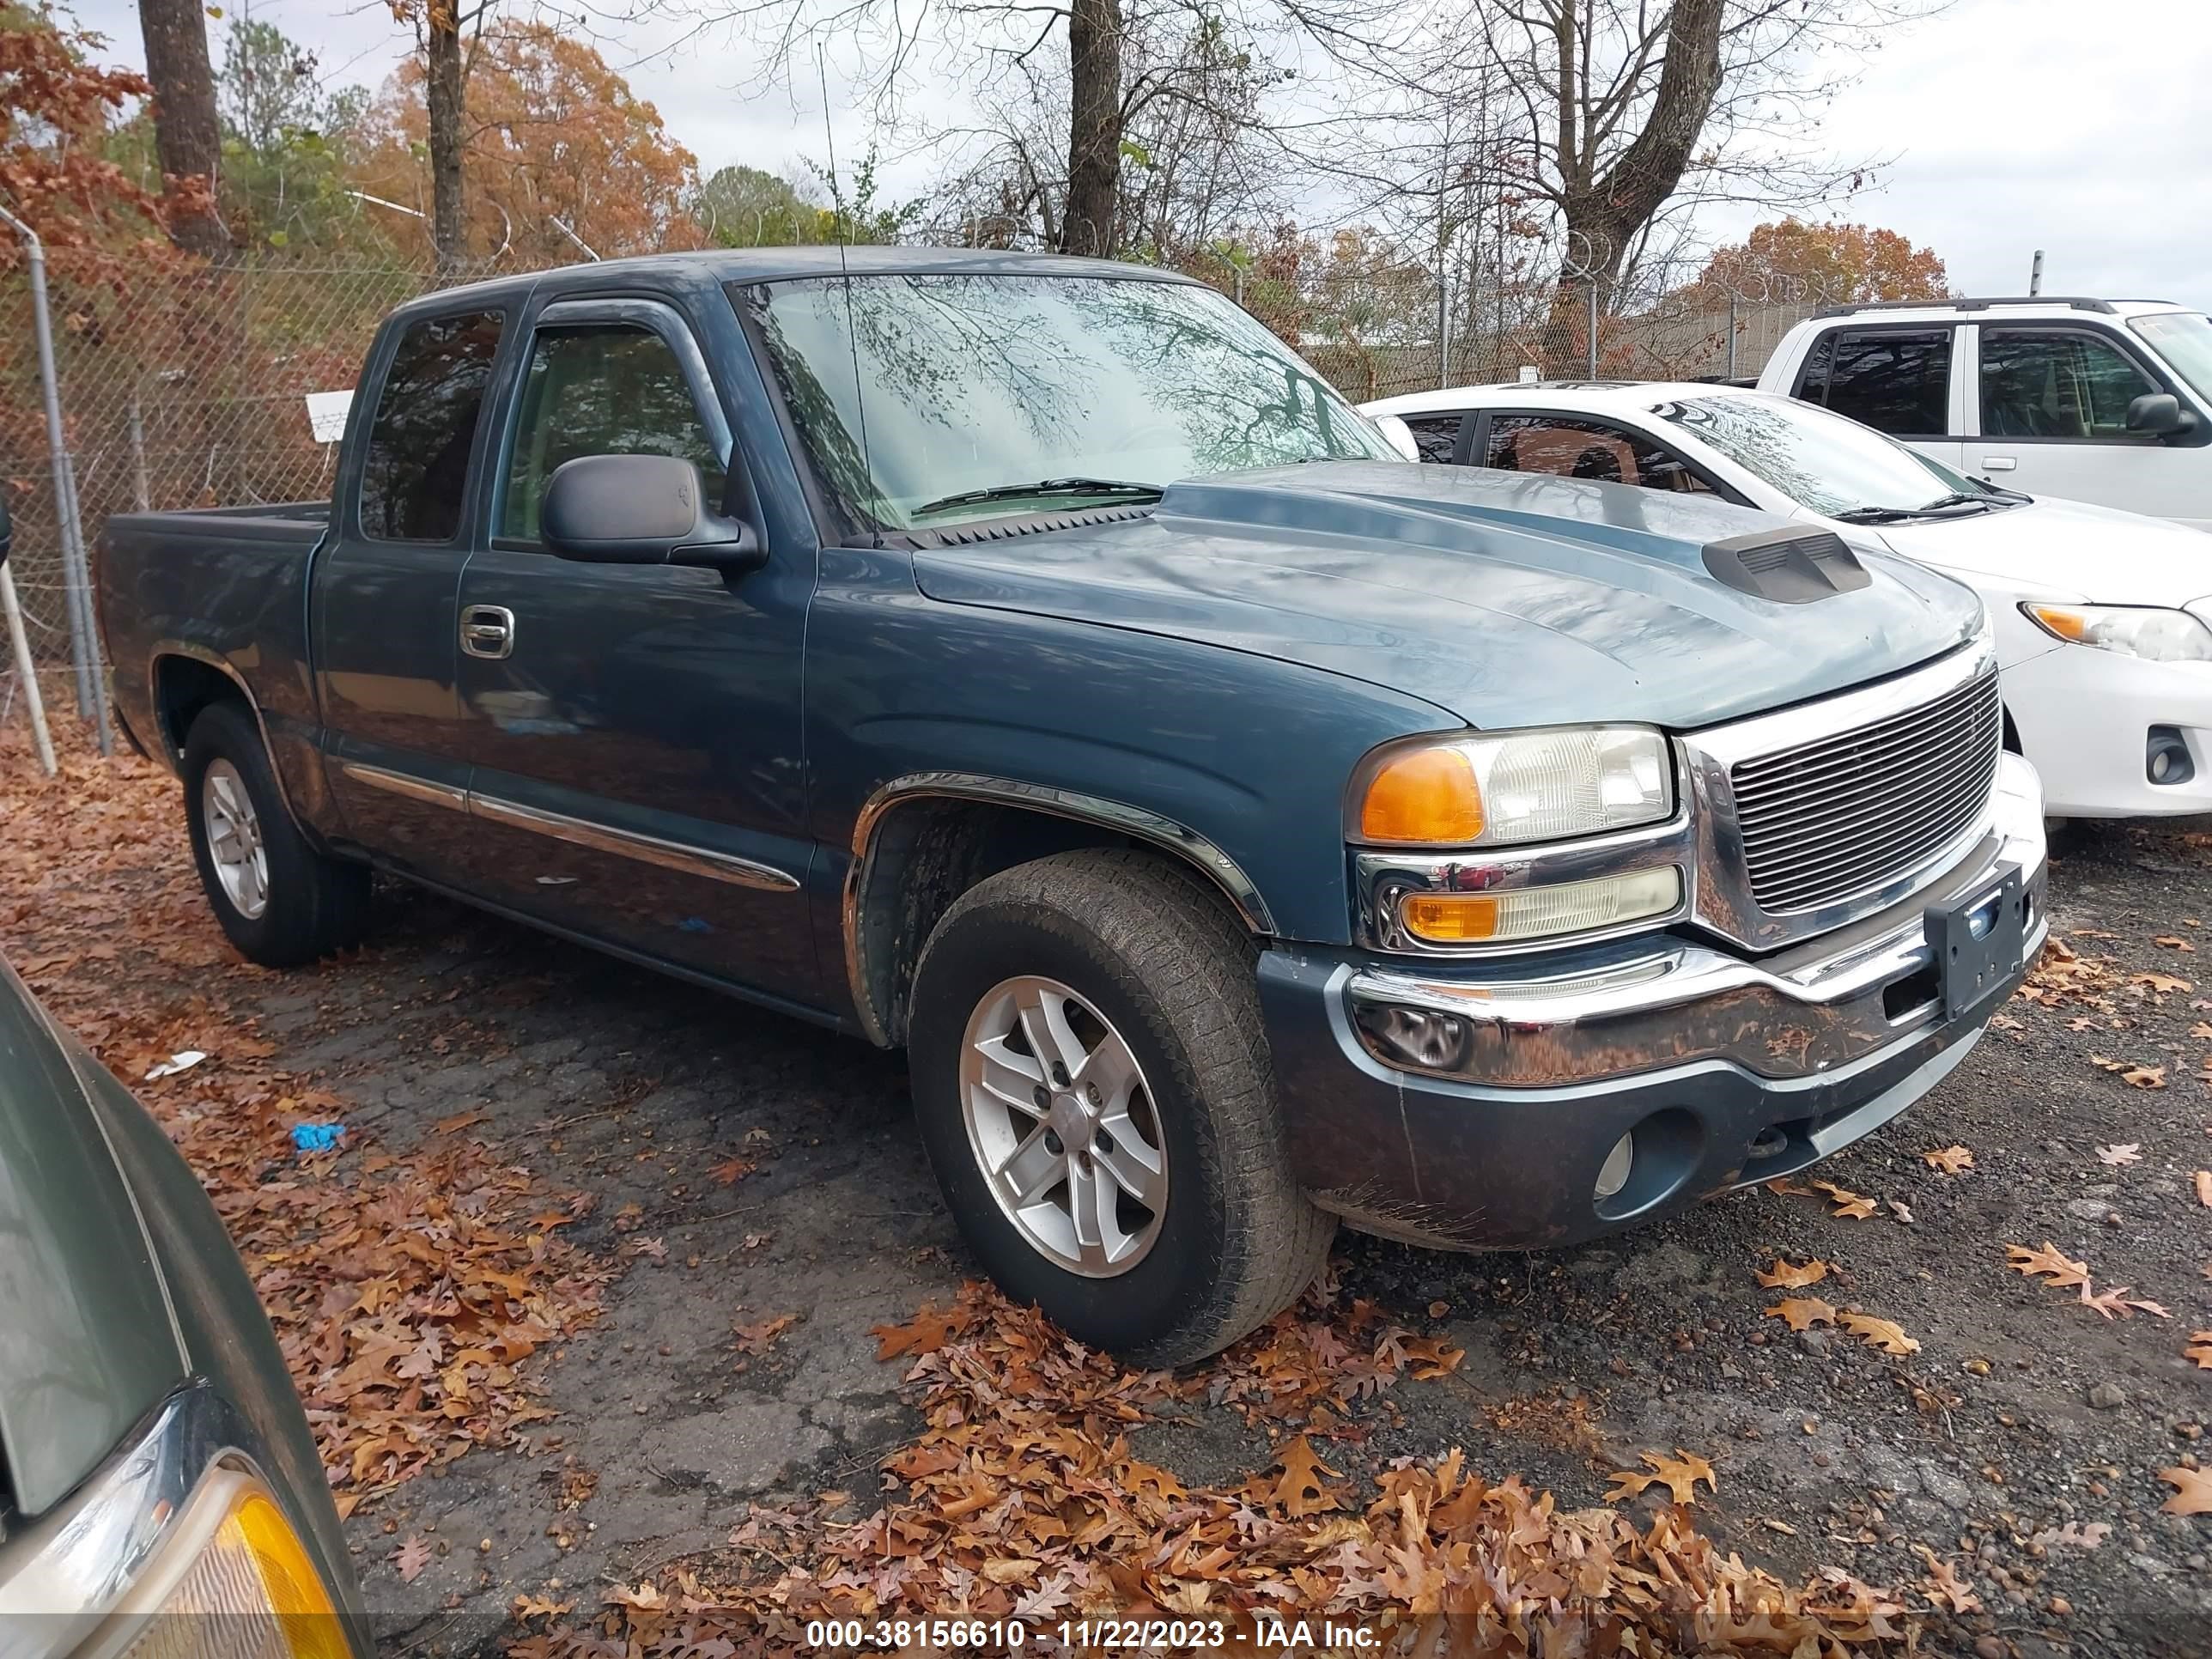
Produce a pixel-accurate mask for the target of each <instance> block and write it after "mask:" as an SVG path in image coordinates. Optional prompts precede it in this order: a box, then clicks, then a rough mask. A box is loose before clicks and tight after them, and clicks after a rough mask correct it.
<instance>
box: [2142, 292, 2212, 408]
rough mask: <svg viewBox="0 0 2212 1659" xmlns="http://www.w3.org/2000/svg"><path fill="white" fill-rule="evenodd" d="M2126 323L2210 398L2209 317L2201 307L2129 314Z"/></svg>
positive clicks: (2193, 387) (2211, 327) (2199, 392)
mask: <svg viewBox="0 0 2212 1659" xmlns="http://www.w3.org/2000/svg"><path fill="white" fill-rule="evenodd" d="M2128 326H2129V327H2130V328H2131V329H2133V330H2135V331H2136V333H2138V334H2140V335H2142V337H2143V338H2144V339H2146V340H2148V341H2149V342H2150V343H2151V344H2152V346H2153V347H2154V348H2155V349H2156V350H2157V352H2158V355H2159V356H2161V357H2163V358H2165V359H2166V362H2167V364H2168V365H2169V366H2170V367H2171V368H2172V370H2173V372H2174V373H2175V374H2179V376H2181V378H2182V379H2183V380H2186V381H2188V382H2189V385H2190V388H2191V390H2192V391H2194V392H2196V393H2197V396H2198V397H2200V398H2212V317H2207V316H2206V315H2205V314H2204V313H2203V312H2201V311H2160V312H2156V313H2153V314H2152V315H2150V316H2148V317H2130V318H2129V319H2128Z"/></svg>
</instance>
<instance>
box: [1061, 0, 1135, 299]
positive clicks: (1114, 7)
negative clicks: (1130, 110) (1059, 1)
mask: <svg viewBox="0 0 2212 1659" xmlns="http://www.w3.org/2000/svg"><path fill="white" fill-rule="evenodd" d="M1121 30H1122V20H1121V0H1073V9H1071V10H1070V11H1069V13H1068V15H1067V58H1068V69H1069V85H1068V92H1069V99H1068V126H1067V206H1066V211H1065V212H1063V213H1062V214H1061V215H1060V252H1062V253H1081V254H1089V255H1091V256H1092V257H1093V258H1105V257H1107V256H1109V255H1110V254H1111V253H1113V252H1114V251H1115V248H1114V218H1115V204H1116V201H1117V198H1118V197H1119V196H1120V193H1121Z"/></svg>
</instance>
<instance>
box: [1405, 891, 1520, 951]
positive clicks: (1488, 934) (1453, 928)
mask: <svg viewBox="0 0 2212 1659" xmlns="http://www.w3.org/2000/svg"><path fill="white" fill-rule="evenodd" d="M1401 916H1402V919H1403V920H1404V921H1405V924H1406V928H1407V932H1408V933H1413V935H1415V936H1416V937H1417V938H1420V939H1432V940H1434V941H1436V942H1437V943H1438V944H1440V945H1450V944H1459V943H1472V942H1474V940H1477V939H1493V938H1495V937H1496V936H1497V933H1498V901H1497V900H1496V899H1495V898H1493V897H1492V896H1490V895H1488V894H1486V893H1414V894H1413V895H1411V896H1408V897H1407V900H1406V908H1405V909H1404V910H1403V911H1402V912H1401Z"/></svg>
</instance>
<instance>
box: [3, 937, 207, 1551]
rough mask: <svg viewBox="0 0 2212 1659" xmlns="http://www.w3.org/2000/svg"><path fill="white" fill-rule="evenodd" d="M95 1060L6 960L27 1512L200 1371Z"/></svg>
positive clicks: (6, 1145)
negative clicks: (90, 1086)
mask: <svg viewBox="0 0 2212 1659" xmlns="http://www.w3.org/2000/svg"><path fill="white" fill-rule="evenodd" d="M97 1064H98V1062H97V1061H96V1060H93V1059H92V1058H91V1057H90V1056H89V1055H88V1054H85V1053H84V1052H83V1050H82V1048H76V1045H75V1044H74V1043H73V1042H70V1040H69V1039H67V1038H66V1037H64V1036H61V1035H60V1034H59V1033H58V1032H57V1031H56V1030H54V1029H53V1028H52V1026H51V1025H50V1024H49V1023H48V1022H47V1020H46V1017H45V1016H44V1015H43V1014H42V1013H41V1012H40V1010H39V1007H38V1006H37V1004H36V1003H34V1002H33V1000H31V994H30V993H29V992H28V991H27V990H26V989H25V988H24V986H23V982H22V981H21V980H19V979H17V978H16V977H15V973H14V971H13V970H12V969H9V967H8V965H7V964H6V963H4V962H0V1486H4V1489H5V1490H6V1491H8V1492H12V1495H13V1497H14V1498H15V1504H16V1507H17V1508H19V1509H20V1510H22V1511H23V1512H24V1513H26V1514H28V1515H37V1514H40V1512H42V1511H43V1510H46V1509H47V1508H48V1507H49V1506H51V1505H52V1504H53V1503H54V1502H55V1501H56V1500H57V1499H58V1498H62V1497H64V1495H66V1494H67V1493H68V1492H69V1491H70V1488H72V1487H73V1486H76V1483H77V1482H78V1481H79V1480H82V1479H83V1478H84V1477H85V1476H86V1475H87V1474H90V1473H91V1472H92V1470H93V1469H94V1468H95V1467H96V1466H97V1465H98V1464H99V1462H100V1460H101V1459H102V1458H104V1457H105V1456H106V1455H107V1454H108V1453H109V1452H110V1451H112V1449H114V1447H115V1445H116V1443H117V1442H118V1441H119V1440H121V1439H122V1438H123V1437H124V1436H125V1434H127V1433H128V1432H129V1431H131V1428H132V1427H133V1426H134V1425H136V1424H137V1422H138V1420H139V1419H141V1418H143V1416H145V1414H146V1413H148V1412H149V1411H150V1410H152V1409H153V1407H155V1405H156V1404H158V1403H159V1402H160V1401H161V1399H162V1397H163V1396H164V1395H167V1393H168V1392H169V1390H170V1389H173V1388H174V1387H175V1386H176V1385H177V1384H178V1383H179V1382H181V1381H183V1380H184V1377H185V1372H186V1365H185V1357H184V1352H183V1349H182V1347H181V1346H180V1345H179V1340H178V1338H177V1336H176V1322H175V1321H174V1319H173V1317H172V1316H171V1314H170V1312H169V1305H168V1297H167V1292H166V1291H165V1289H164V1286H163V1281H162V1279H161V1270H160V1268H159V1267H157V1266H156V1265H155V1259H154V1253H153V1248H152V1246H151V1245H150V1244H149V1243H148V1240H147V1237H146V1231H145V1228H144V1226H143V1225H142V1224H141V1222H140V1220H139V1217H138V1210H137V1205H136V1204H135V1203H134V1202H133V1200H132V1197H131V1189H130V1188H129V1186H128V1184H127V1183H126V1182H125V1180H124V1178H123V1174H122V1171H121V1170H120V1169H119V1168H118V1166H117V1164H116V1161H115V1156H114V1153H113V1152H112V1150H111V1149H110V1147H109V1146H108V1143H107V1139H106V1134H105V1133H104V1131H103V1130H102V1129H101V1127H100V1121H99V1118H98V1116H97V1115H95V1113H94V1109H93V1107H92V1104H91V1103H90V1102H89V1101H88V1099H87V1097H86V1094H85V1091H84V1088H83V1086H82V1084H81V1083H80V1082H79V1080H78V1078H77V1076H76V1072H75V1070H74V1069H73V1067H74V1066H76V1065H84V1066H94V1065H97Z"/></svg>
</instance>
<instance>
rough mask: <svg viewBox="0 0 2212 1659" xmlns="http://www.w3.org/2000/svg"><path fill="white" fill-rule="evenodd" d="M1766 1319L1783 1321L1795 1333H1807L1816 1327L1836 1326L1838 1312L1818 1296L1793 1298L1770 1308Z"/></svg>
mask: <svg viewBox="0 0 2212 1659" xmlns="http://www.w3.org/2000/svg"><path fill="white" fill-rule="evenodd" d="M1766 1317H1767V1318H1769V1319H1779V1320H1781V1321H1782V1322H1784V1324H1786V1325H1788V1326H1789V1327H1790V1329H1791V1330H1793V1331H1806V1330H1810V1329H1812V1328H1813V1327H1814V1326H1815V1325H1832V1324H1834V1323H1835V1322H1836V1310H1835V1309H1834V1307H1833V1306H1832V1304H1828V1303H1826V1302H1823V1301H1821V1300H1820V1297H1817V1296H1793V1297H1788V1298H1786V1299H1785V1300H1784V1301H1781V1302H1778V1303H1777V1304H1775V1305H1774V1306H1773V1307H1771V1308H1769V1309H1768V1310H1766Z"/></svg>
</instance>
